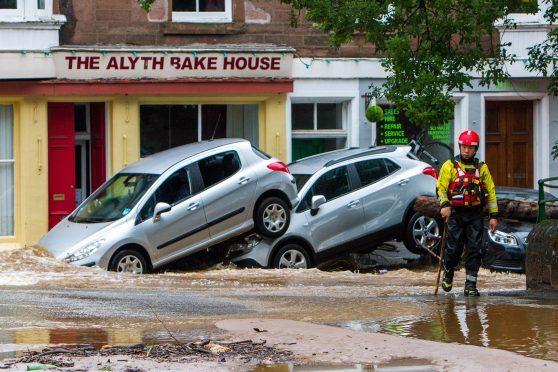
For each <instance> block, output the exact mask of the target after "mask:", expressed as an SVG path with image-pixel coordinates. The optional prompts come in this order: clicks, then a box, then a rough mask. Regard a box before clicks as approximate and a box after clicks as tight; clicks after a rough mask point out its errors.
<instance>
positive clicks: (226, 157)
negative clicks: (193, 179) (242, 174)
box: [198, 151, 240, 188]
mask: <svg viewBox="0 0 558 372" xmlns="http://www.w3.org/2000/svg"><path fill="white" fill-rule="evenodd" d="M198 166H199V167H200V173H201V176H202V179H203V185H204V187H205V188H208V187H211V186H213V185H215V184H216V183H218V182H221V181H222V180H224V179H226V178H229V177H230V176H232V175H233V174H235V173H236V172H238V170H239V169H240V158H239V157H238V154H237V153H236V151H227V152H223V153H220V154H217V155H212V156H209V157H207V158H205V159H202V160H200V161H199V162H198Z"/></svg>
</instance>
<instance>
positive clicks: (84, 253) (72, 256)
mask: <svg viewBox="0 0 558 372" xmlns="http://www.w3.org/2000/svg"><path fill="white" fill-rule="evenodd" d="M105 241H106V239H99V240H95V241H94V242H92V243H89V244H87V245H86V246H84V247H81V248H79V249H77V250H76V251H74V252H72V253H68V255H67V256H66V258H64V260H65V261H66V262H74V261H79V260H83V259H84V258H86V257H89V256H91V255H92V254H93V253H95V251H96V250H97V249H99V247H100V246H101V244H103V243H104V242H105Z"/></svg>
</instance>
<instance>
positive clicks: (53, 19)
mask: <svg viewBox="0 0 558 372" xmlns="http://www.w3.org/2000/svg"><path fill="white" fill-rule="evenodd" d="M64 23H66V16H65V15H61V14H54V15H50V16H40V17H35V18H25V17H22V16H4V17H3V16H0V25H4V24H7V25H17V24H19V25H31V24H33V25H41V24H44V25H52V26H54V25H58V26H61V25H63V24H64Z"/></svg>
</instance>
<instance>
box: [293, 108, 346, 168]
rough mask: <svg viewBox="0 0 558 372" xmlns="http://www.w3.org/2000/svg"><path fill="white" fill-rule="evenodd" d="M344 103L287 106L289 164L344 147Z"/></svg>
mask: <svg viewBox="0 0 558 372" xmlns="http://www.w3.org/2000/svg"><path fill="white" fill-rule="evenodd" d="M346 106H347V104H346V103H340V102H338V103H293V104H292V105H291V125H292V160H293V161H294V160H298V159H301V158H304V157H307V156H310V155H315V154H319V153H322V152H326V151H332V150H338V149H343V148H346V147H347V131H346V129H345V127H346V125H345V123H344V122H345V117H346V110H347V109H346Z"/></svg>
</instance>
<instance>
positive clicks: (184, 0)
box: [0, 0, 558, 249]
mask: <svg viewBox="0 0 558 372" xmlns="http://www.w3.org/2000/svg"><path fill="white" fill-rule="evenodd" d="M0 6H1V7H0V35H1V36H3V40H4V41H5V42H3V43H2V44H0V63H1V64H2V66H3V67H2V69H0V249H4V248H15V247H21V246H24V245H30V244H33V243H34V242H36V241H37V240H38V239H39V238H40V237H41V235H42V234H44V233H45V232H46V231H48V229H49V228H50V227H52V226H53V225H54V224H56V223H57V222H58V221H59V220H60V219H61V218H63V217H64V216H65V215H67V214H68V213H69V212H70V211H71V210H73V209H74V208H75V206H76V205H77V204H79V202H80V201H82V200H83V199H84V198H85V197H87V196H88V195H89V194H90V193H91V192H92V191H93V190H94V189H95V188H96V187H98V186H99V185H100V184H102V183H103V182H104V181H105V180H106V179H107V178H108V177H110V176H111V175H112V174H114V173H115V172H117V171H118V170H120V169H121V168H123V167H124V166H126V165H127V164H129V163H131V162H133V161H135V160H138V159H139V158H141V157H142V156H147V155H149V154H151V153H154V152H157V151H161V150H164V149H166V148H170V147H174V146H177V145H180V144H184V143H188V142H192V141H198V140H202V139H208V138H217V137H243V138H246V139H249V140H250V141H251V142H252V143H253V144H254V145H256V146H258V147H260V148H261V149H262V150H264V151H266V152H268V153H270V154H271V155H274V156H276V157H278V158H280V159H282V160H284V161H286V162H288V161H292V160H296V159H299V158H301V157H304V156H307V155H311V154H314V153H318V152H323V151H328V150H334V149H339V148H345V147H351V146H361V147H363V146H370V145H373V144H385V143H393V144H403V143H406V142H407V141H408V139H409V137H410V136H412V135H413V133H414V132H413V131H414V129H413V128H411V129H409V128H407V127H405V126H404V125H403V124H402V123H403V122H405V119H404V117H402V116H401V114H400V113H399V112H398V110H397V108H395V107H392V106H389V102H381V104H385V105H386V108H388V114H389V115H386V116H385V120H384V122H383V123H369V122H368V121H367V120H366V119H365V117H364V111H365V109H366V105H367V104H368V103H369V97H368V93H369V90H370V89H369V87H370V85H371V84H381V83H382V82H383V79H385V77H386V75H385V71H383V69H382V68H381V66H380V61H379V60H378V59H377V58H373V57H374V49H373V47H372V46H370V45H368V44H366V43H364V42H362V41H361V40H356V41H355V42H354V43H353V44H351V45H345V46H343V47H341V48H340V49H338V50H333V49H331V48H329V47H328V45H327V41H326V35H325V34H324V33H322V32H320V31H318V30H316V29H314V28H313V27H312V26H311V24H309V23H308V22H304V21H302V22H301V23H300V25H299V27H298V28H296V29H293V28H291V27H290V25H289V21H290V18H289V17H290V8H289V7H288V6H286V5H283V4H280V3H279V1H278V0H212V1H204V2H202V1H199V0H156V1H155V3H154V4H153V6H152V9H151V11H150V12H149V13H145V12H144V11H143V10H142V9H140V7H139V6H138V4H137V2H136V1H135V0H92V1H77V0H44V1H42V0H40V1H37V0H6V1H4V2H0ZM522 21H523V23H521V22H520V23H519V24H518V28H517V29H516V30H517V33H518V34H517V35H515V36H514V34H512V33H511V32H510V31H509V30H508V31H506V34H505V35H506V36H505V37H512V36H513V37H515V38H516V39H517V40H516V41H515V44H514V45H517V46H518V48H519V49H518V51H521V52H522V53H524V50H525V46H526V45H531V43H530V42H529V41H528V40H530V39H529V38H532V39H533V40H534V39H535V38H539V39H540V37H541V33H542V34H544V33H545V32H546V31H547V30H548V27H547V26H546V25H544V22H543V21H542V18H541V15H540V14H539V15H538V16H536V17H534V18H533V17H531V18H525V19H523V20H522ZM539 39H537V40H539ZM514 40H515V39H514ZM525 40H527V41H525ZM521 45H523V49H521ZM518 55H519V54H518ZM522 63H523V62H521V61H520V62H519V63H517V64H514V65H512V66H509V68H510V73H511V75H512V77H513V78H512V79H511V80H510V81H507V82H503V83H502V84H500V85H498V86H496V87H490V88H485V87H477V86H475V87H474V88H473V89H469V90H467V91H465V92H456V93H455V94H454V97H455V100H456V109H455V117H454V120H452V121H451V122H449V123H439V124H438V125H436V126H433V129H432V130H431V134H432V137H433V138H435V139H438V140H442V141H444V142H446V143H448V144H450V145H453V146H454V148H457V146H456V139H457V136H458V134H459V132H460V131H461V130H464V129H474V130H477V131H478V132H479V133H480V134H481V138H482V143H481V146H480V152H479V154H480V157H481V158H484V159H485V160H487V161H488V162H489V163H490V164H491V162H497V165H495V166H493V165H492V164H491V168H495V169H497V171H496V175H495V178H496V180H497V184H501V185H517V186H524V187H534V186H535V184H536V180H537V179H538V178H542V177H548V176H552V175H556V174H558V167H557V166H556V165H555V164H554V162H553V161H552V159H551V156H550V148H551V147H552V143H553V141H554V140H555V139H557V138H558V127H557V126H556V125H555V123H557V122H558V106H557V105H556V102H555V99H554V98H552V97H549V96H548V95H547V94H546V90H545V88H546V82H545V81H544V79H542V78H540V77H537V76H536V75H535V74H532V73H528V72H526V70H525V68H524V64H523V65H522ZM386 125H387V126H386ZM386 128H389V129H386ZM388 131H389V132H388ZM390 141H391V142H390Z"/></svg>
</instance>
